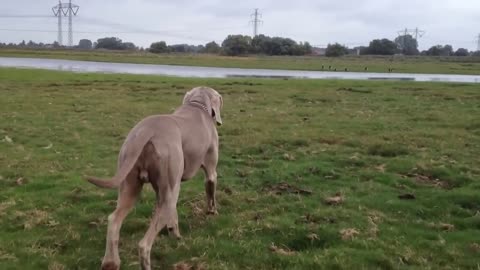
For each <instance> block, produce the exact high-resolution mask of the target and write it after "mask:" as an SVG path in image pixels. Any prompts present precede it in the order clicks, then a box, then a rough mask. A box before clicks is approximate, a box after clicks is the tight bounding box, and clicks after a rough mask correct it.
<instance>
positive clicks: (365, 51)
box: [0, 35, 480, 57]
mask: <svg viewBox="0 0 480 270" xmlns="http://www.w3.org/2000/svg"><path fill="white" fill-rule="evenodd" d="M1 47H8V48H66V47H65V46H60V45H59V44H58V42H54V43H52V44H44V43H35V42H33V41H29V42H25V41H22V42H20V43H18V44H14V43H9V44H6V43H0V48H1ZM74 49H82V50H91V49H105V50H132V51H134V50H135V51H149V52H151V53H211V54H223V55H229V56H241V55H248V54H264V55H309V54H312V52H313V51H314V50H315V49H318V48H313V47H312V46H311V45H310V44H309V43H308V42H296V41H295V40H293V39H290V38H283V37H269V36H266V35H258V36H255V37H253V38H252V37H250V36H246V35H229V36H227V37H226V38H225V40H223V42H222V43H221V44H217V43H216V42H214V41H211V42H208V43H206V44H205V45H190V44H172V45H167V43H166V42H165V41H158V42H154V43H152V44H151V45H150V47H149V48H143V47H138V46H136V45H135V44H134V43H133V42H124V41H122V40H121V39H120V38H118V37H104V38H100V39H98V40H97V41H95V42H92V41H91V40H89V39H82V40H80V41H79V43H78V45H76V46H74ZM347 54H360V55H395V54H403V55H428V56H470V55H471V56H480V51H476V52H470V51H469V50H467V49H465V48H459V49H457V50H454V49H453V47H452V46H451V45H436V46H432V47H431V48H429V49H428V50H424V51H421V52H420V51H419V50H418V42H417V40H416V39H415V38H413V37H412V36H411V35H404V36H399V37H397V38H396V39H395V40H389V39H386V38H384V39H374V40H372V41H371V42H370V44H369V45H368V46H361V47H355V48H348V47H346V46H344V45H341V44H339V43H334V44H329V45H328V46H327V48H326V49H325V55H326V56H330V57H337V56H343V55H347Z"/></svg>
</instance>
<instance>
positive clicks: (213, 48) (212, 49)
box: [205, 41, 220, 53]
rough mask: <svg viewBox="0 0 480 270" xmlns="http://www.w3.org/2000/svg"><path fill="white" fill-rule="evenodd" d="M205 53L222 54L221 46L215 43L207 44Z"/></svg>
mask: <svg viewBox="0 0 480 270" xmlns="http://www.w3.org/2000/svg"><path fill="white" fill-rule="evenodd" d="M205 52H206V53H220V46H219V45H218V44H217V43H216V42H215V41H212V42H209V43H207V44H205Z"/></svg>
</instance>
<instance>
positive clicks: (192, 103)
mask: <svg viewBox="0 0 480 270" xmlns="http://www.w3.org/2000/svg"><path fill="white" fill-rule="evenodd" d="M188 104H190V105H192V106H194V107H199V108H201V109H202V110H204V111H205V112H207V113H208V114H210V112H209V111H208V108H207V106H205V104H203V103H201V102H199V101H195V100H193V101H190V102H188Z"/></svg>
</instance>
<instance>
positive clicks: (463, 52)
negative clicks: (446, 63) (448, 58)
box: [454, 48, 470, 56]
mask: <svg viewBox="0 0 480 270" xmlns="http://www.w3.org/2000/svg"><path fill="white" fill-rule="evenodd" d="M454 55H455V56H468V55H470V52H469V51H468V50H467V49H465V48H459V49H458V50H457V51H456V52H455V53H454Z"/></svg>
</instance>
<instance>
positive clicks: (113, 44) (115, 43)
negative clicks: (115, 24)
mask: <svg viewBox="0 0 480 270" xmlns="http://www.w3.org/2000/svg"><path fill="white" fill-rule="evenodd" d="M95 49H107V50H123V49H124V46H123V42H122V40H121V39H119V38H117V37H106V38H100V39H98V40H97V45H96V46H95Z"/></svg>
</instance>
